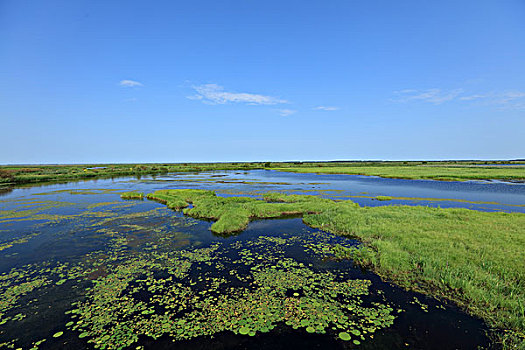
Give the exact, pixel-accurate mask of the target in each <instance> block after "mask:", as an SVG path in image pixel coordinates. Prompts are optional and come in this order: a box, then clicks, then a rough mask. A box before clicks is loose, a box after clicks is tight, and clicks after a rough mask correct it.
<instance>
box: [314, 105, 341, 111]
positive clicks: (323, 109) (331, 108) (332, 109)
mask: <svg viewBox="0 0 525 350" xmlns="http://www.w3.org/2000/svg"><path fill="white" fill-rule="evenodd" d="M314 109H315V110H318V111H338V110H339V109H340V108H339V107H335V106H318V107H315V108H314Z"/></svg>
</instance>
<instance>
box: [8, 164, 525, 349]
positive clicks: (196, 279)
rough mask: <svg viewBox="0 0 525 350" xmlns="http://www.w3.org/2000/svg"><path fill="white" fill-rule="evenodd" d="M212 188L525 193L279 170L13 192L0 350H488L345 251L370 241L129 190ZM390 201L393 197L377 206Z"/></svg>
mask: <svg viewBox="0 0 525 350" xmlns="http://www.w3.org/2000/svg"><path fill="white" fill-rule="evenodd" d="M176 188H199V189H212V190H215V191H217V194H218V195H220V196H259V195H260V194H261V193H264V192H267V191H282V192H287V193H294V194H315V195H321V196H324V197H329V198H333V199H352V200H353V201H355V202H357V203H359V204H360V205H392V204H409V205H432V206H441V207H465V208H470V209H476V210H488V211H496V210H501V211H518V212H524V207H523V204H525V186H523V185H521V184H505V183H484V182H464V183H459V182H439V181H413V180H394V179H380V178H374V177H362V176H348V175H313V174H308V175H306V174H293V173H280V172H275V171H264V170H260V171H259V170H256V171H247V172H240V171H227V172H207V173H199V174H170V175H163V176H157V177H151V176H149V177H142V178H131V177H127V178H116V179H104V180H91V181H82V182H75V183H67V184H49V185H42V186H32V187H23V188H15V189H12V190H11V191H8V192H5V193H3V195H1V196H0V292H1V294H0V348H3V347H4V348H15V349H16V348H23V349H30V348H34V349H38V348H40V349H57V348H61V349H83V348H86V349H90V348H105V349H116V348H130V349H285V348H286V349H287V348H302V349H313V348H329V349H332V348H333V349H337V348H340V349H349V348H356V349H358V348H362V349H405V348H416V349H475V348H477V347H478V346H481V347H489V346H490V341H489V339H488V338H487V336H486V331H487V330H488V329H487V327H486V325H485V324H484V323H483V322H482V321H481V320H479V319H476V318H474V317H471V316H469V315H467V314H465V313H464V312H462V311H461V310H459V309H458V308H457V307H455V306H454V305H451V304H450V303H446V302H442V301H437V300H435V299H432V298H428V297H425V296H424V295H422V294H418V293H412V292H406V291H404V290H402V289H400V288H398V287H396V286H394V285H391V284H389V283H386V282H383V281H382V280H381V279H380V278H379V277H378V276H377V275H375V274H373V273H371V272H369V271H366V270H363V269H361V268H359V267H357V266H355V265H354V264H353V263H352V261H350V260H345V259H334V254H333V252H334V247H337V246H338V245H339V246H344V247H351V246H355V245H358V244H359V242H357V241H355V240H352V239H348V238H344V237H340V236H336V235H333V234H330V233H327V232H323V231H320V230H316V229H312V228H309V227H307V226H306V225H304V224H303V223H302V220H301V219H300V218H296V217H295V218H294V217H290V218H285V219H274V220H260V221H254V222H251V223H250V225H249V226H248V228H247V229H246V230H244V231H243V232H240V233H238V234H236V235H231V236H226V237H222V236H216V235H214V234H212V233H211V231H210V230H209V228H210V225H211V222H207V221H202V220H195V219H192V218H189V217H186V216H184V215H183V214H182V213H181V212H174V211H172V210H170V209H168V208H166V207H165V206H164V205H163V204H160V203H157V202H154V201H149V200H143V201H141V200H131V201H124V200H122V199H121V198H120V194H121V193H122V192H126V191H130V190H136V191H141V192H145V193H150V192H153V191H156V190H159V189H176ZM376 196H391V197H392V200H389V201H379V200H376V199H375V197H376Z"/></svg>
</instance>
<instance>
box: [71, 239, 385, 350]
mask: <svg viewBox="0 0 525 350" xmlns="http://www.w3.org/2000/svg"><path fill="white" fill-rule="evenodd" d="M288 244H289V243H288V242H287V241H286V240H284V239H278V240H275V239H272V238H269V237H260V238H259V239H257V240H254V241H248V242H245V243H241V242H238V243H237V244H236V245H234V246H232V247H231V248H233V249H232V250H229V249H227V248H224V247H222V246H221V245H219V244H214V245H212V246H210V247H208V248H199V249H195V250H183V251H178V252H165V253H159V252H153V253H152V254H145V255H140V256H137V257H135V258H133V259H130V260H129V261H128V262H127V263H125V264H120V265H118V266H117V267H116V268H114V269H113V271H112V272H111V273H110V274H108V275H106V276H105V277H104V278H100V279H98V280H95V281H94V285H93V287H91V288H89V289H88V292H87V297H86V299H85V301H83V302H79V303H75V308H74V309H72V310H71V311H70V312H71V314H72V315H73V316H72V318H73V319H75V320H76V323H75V325H74V326H72V327H71V329H72V330H74V331H77V332H79V334H80V335H82V338H89V340H88V342H90V343H93V344H94V346H95V347H96V348H98V347H100V344H105V347H106V348H109V349H113V348H122V347H124V346H129V345H131V344H133V343H135V342H136V341H137V340H138V339H139V337H140V336H149V337H152V338H154V339H157V338H159V337H161V336H162V335H166V334H167V335H169V336H170V337H172V338H173V339H174V340H182V339H191V338H194V337H198V336H205V335H208V336H209V335H213V334H215V333H218V332H223V331H231V332H233V333H236V334H240V335H255V334H256V333H258V332H262V333H264V332H269V331H271V330H272V329H274V328H275V327H277V326H278V325H279V324H282V323H284V324H286V325H287V326H290V327H292V328H294V329H298V328H302V329H304V330H305V331H307V332H310V333H323V334H324V333H327V331H328V330H329V329H331V327H333V328H335V329H338V330H344V331H347V332H352V331H353V332H354V333H355V332H356V331H358V332H359V333H358V334H360V335H361V336H360V337H359V339H361V340H365V339H366V337H367V336H369V335H371V334H373V333H374V332H375V331H376V330H378V329H381V328H384V327H388V326H389V325H391V324H392V322H393V320H394V316H393V315H392V311H393V309H392V308H391V307H389V306H388V305H384V304H378V303H372V305H370V306H364V305H363V302H362V297H364V296H366V295H367V294H368V287H369V285H370V282H369V281H367V280H341V281H339V280H338V276H337V275H335V274H334V273H331V272H322V273H321V272H315V271H314V270H312V269H311V268H309V267H307V266H305V265H304V264H302V263H300V262H297V261H296V260H294V259H291V258H286V257H284V248H285V247H286V246H287V245H288ZM254 248H257V249H256V250H254ZM235 252H238V257H237V258H236V259H234V260H232V259H231V258H229V257H228V256H231V254H234V253H235ZM254 252H260V253H257V254H254ZM233 265H237V266H238V267H237V268H236V269H234V268H232V266H233ZM203 266H206V268H205V269H204V268H203ZM240 268H242V269H245V270H246V269H247V271H248V272H247V273H245V274H243V275H239V274H238V272H237V271H238V270H239V269H240ZM226 271H230V273H229V275H230V277H228V278H226V277H224V276H225V275H226V274H225V272H226ZM157 276H163V277H162V278H159V277H157ZM232 280H233V281H234V280H237V281H240V282H241V283H240V284H241V286H237V287H234V286H232ZM236 284H239V282H238V283H236ZM290 291H298V292H296V293H294V294H291V295H289V294H290V293H289V292H290ZM145 296H149V297H145Z"/></svg>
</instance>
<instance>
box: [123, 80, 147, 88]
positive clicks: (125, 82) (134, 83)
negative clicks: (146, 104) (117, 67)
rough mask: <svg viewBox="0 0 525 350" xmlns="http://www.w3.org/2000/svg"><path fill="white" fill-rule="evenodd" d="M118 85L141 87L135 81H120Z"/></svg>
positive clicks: (139, 83)
mask: <svg viewBox="0 0 525 350" xmlns="http://www.w3.org/2000/svg"><path fill="white" fill-rule="evenodd" d="M119 85H120V86H124V87H136V86H143V85H142V83H141V82H138V81H135V80H121V81H120V83H119Z"/></svg>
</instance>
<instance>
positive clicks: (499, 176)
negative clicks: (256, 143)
mask: <svg viewBox="0 0 525 350" xmlns="http://www.w3.org/2000/svg"><path fill="white" fill-rule="evenodd" d="M272 169H274V170H279V171H290V172H295V173H317V174H350V175H372V176H381V177H388V178H398V179H413V180H415V179H431V180H444V181H466V180H489V179H494V180H506V181H524V180H525V167H520V166H501V167H495V166H492V167H489V166H485V167H484V166H472V165H464V166H461V165H453V166H452V165H378V166H361V165H349V166H318V167H311V166H295V167H273V168H272Z"/></svg>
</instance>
